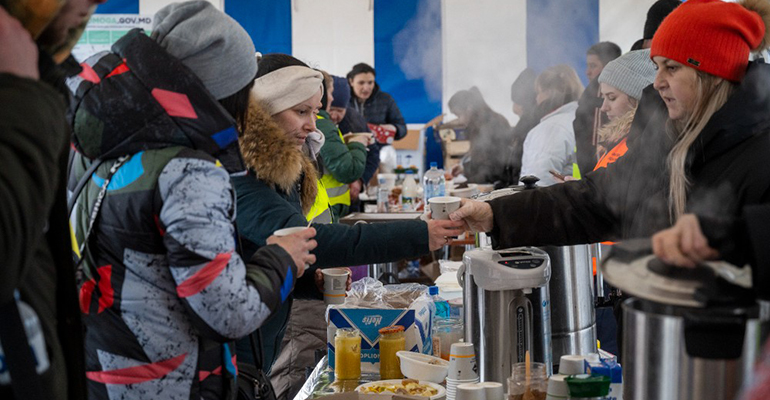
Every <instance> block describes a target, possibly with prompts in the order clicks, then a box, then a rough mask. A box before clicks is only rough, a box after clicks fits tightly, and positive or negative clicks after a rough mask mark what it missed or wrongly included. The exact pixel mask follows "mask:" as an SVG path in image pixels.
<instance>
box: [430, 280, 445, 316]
mask: <svg viewBox="0 0 770 400" xmlns="http://www.w3.org/2000/svg"><path fill="white" fill-rule="evenodd" d="M428 294H429V295H430V297H431V298H432V299H433V304H434V305H435V306H436V319H437V320H438V319H446V318H449V302H447V301H446V300H444V299H443V298H442V297H441V296H439V295H438V286H431V287H429V288H428Z"/></svg>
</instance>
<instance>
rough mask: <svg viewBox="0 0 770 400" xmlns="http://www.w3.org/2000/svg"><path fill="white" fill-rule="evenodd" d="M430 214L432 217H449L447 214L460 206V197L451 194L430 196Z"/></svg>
mask: <svg viewBox="0 0 770 400" xmlns="http://www.w3.org/2000/svg"><path fill="white" fill-rule="evenodd" d="M428 203H430V214H431V218H432V219H449V214H451V213H453V212H455V211H457V209H458V208H460V198H459V197H452V196H440V197H431V198H430V199H428Z"/></svg>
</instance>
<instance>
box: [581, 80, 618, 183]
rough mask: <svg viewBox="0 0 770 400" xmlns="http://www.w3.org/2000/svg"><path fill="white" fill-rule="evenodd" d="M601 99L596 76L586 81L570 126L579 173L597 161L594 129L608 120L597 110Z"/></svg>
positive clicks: (591, 167)
mask: <svg viewBox="0 0 770 400" xmlns="http://www.w3.org/2000/svg"><path fill="white" fill-rule="evenodd" d="M603 101H604V100H603V99H602V97H601V96H600V95H599V80H598V78H596V79H594V80H592V81H591V82H589V83H588V87H586V90H584V91H583V94H582V95H581V96H580V100H578V109H577V111H576V112H575V121H574V122H573V123H572V127H573V129H574V130H575V146H576V147H577V163H578V167H580V173H581V174H587V173H588V172H590V171H593V170H594V166H596V162H597V161H598V160H597V159H596V144H595V143H594V136H595V130H596V129H598V127H600V126H602V125H604V124H606V123H607V122H608V121H609V119H607V116H606V115H605V114H604V113H602V112H599V108H601V107H602V102H603ZM597 119H598V121H597Z"/></svg>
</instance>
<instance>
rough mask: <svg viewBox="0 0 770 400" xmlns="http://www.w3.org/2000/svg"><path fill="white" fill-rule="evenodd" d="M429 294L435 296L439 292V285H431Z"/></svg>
mask: <svg viewBox="0 0 770 400" xmlns="http://www.w3.org/2000/svg"><path fill="white" fill-rule="evenodd" d="M428 294H429V295H431V296H433V295H436V294H438V286H431V287H429V288H428Z"/></svg>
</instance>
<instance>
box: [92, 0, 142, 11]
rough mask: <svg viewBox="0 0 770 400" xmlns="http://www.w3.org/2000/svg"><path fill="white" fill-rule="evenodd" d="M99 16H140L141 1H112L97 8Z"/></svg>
mask: <svg viewBox="0 0 770 400" xmlns="http://www.w3.org/2000/svg"><path fill="white" fill-rule="evenodd" d="M96 13H97V14H139V0H110V1H108V2H106V3H104V4H99V6H98V7H96Z"/></svg>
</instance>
